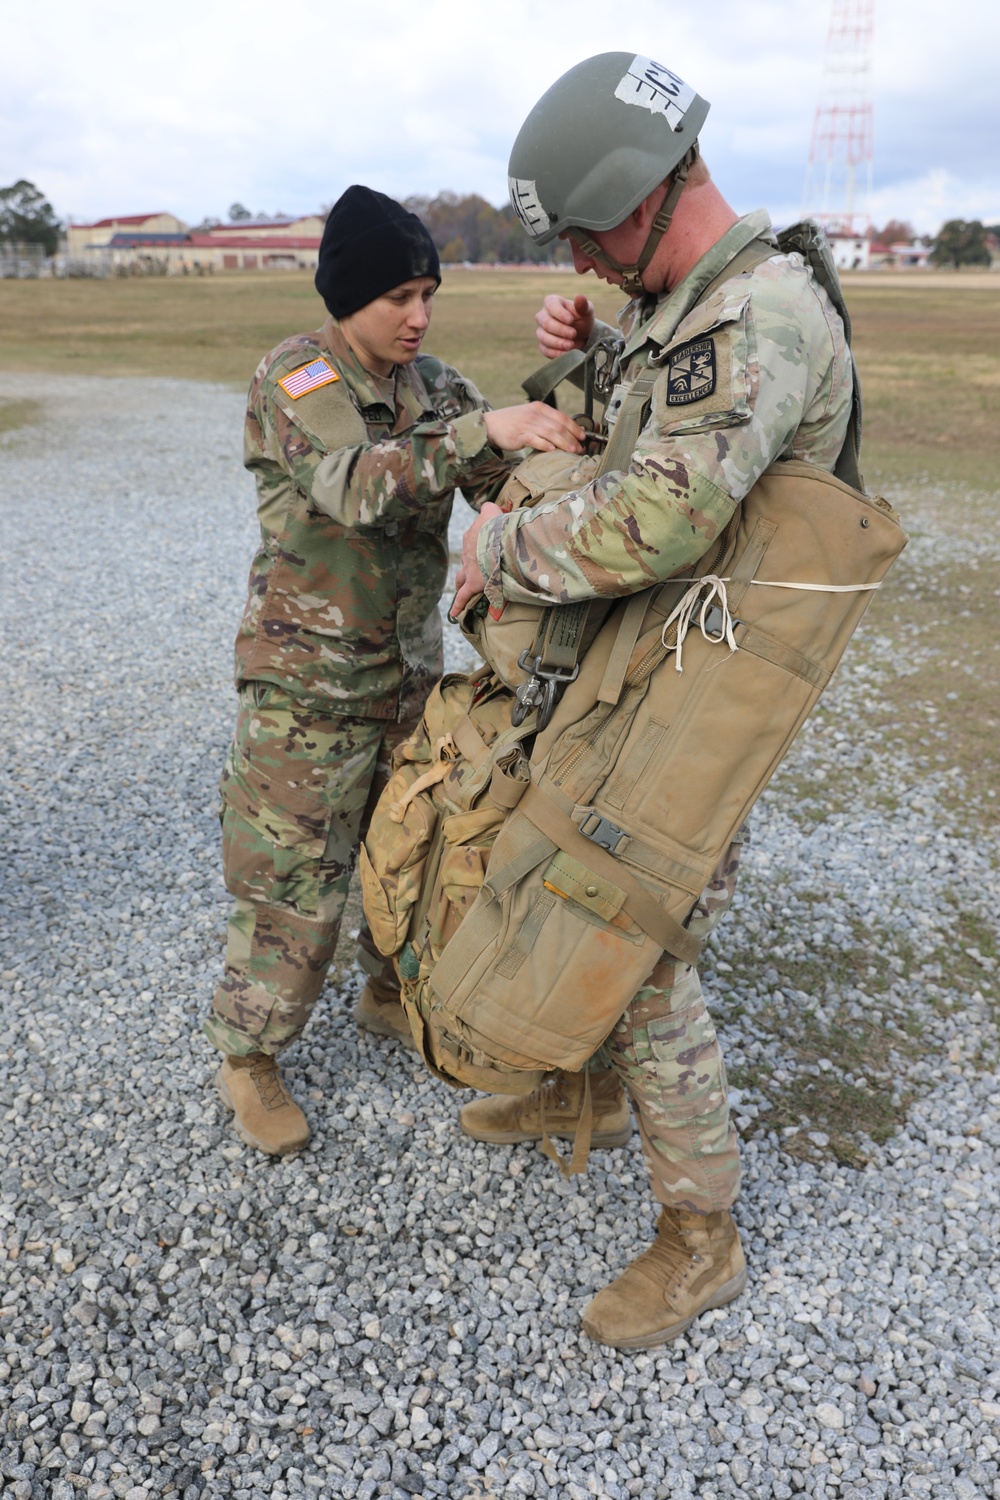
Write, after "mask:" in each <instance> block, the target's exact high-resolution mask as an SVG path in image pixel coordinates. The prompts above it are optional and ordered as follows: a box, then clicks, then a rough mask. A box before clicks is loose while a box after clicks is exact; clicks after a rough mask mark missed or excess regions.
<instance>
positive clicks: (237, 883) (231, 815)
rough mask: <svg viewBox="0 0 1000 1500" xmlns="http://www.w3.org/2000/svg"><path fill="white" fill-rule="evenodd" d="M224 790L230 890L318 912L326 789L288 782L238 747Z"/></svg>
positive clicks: (232, 754)
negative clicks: (281, 780) (293, 784)
mask: <svg viewBox="0 0 1000 1500" xmlns="http://www.w3.org/2000/svg"><path fill="white" fill-rule="evenodd" d="M220 792H221V795H222V857H223V869H224V871H225V876H226V888H227V890H228V891H229V892H230V894H231V895H233V896H240V897H243V898H244V899H245V900H248V901H267V902H272V903H275V904H277V905H285V906H291V907H294V908H295V910H296V911H299V912H302V913H303V914H304V915H306V916H312V915H315V913H316V910H317V905H318V901H319V868H320V860H321V859H322V855H323V850H324V847H325V845H326V837H327V831H328V828H329V824H330V819H331V814H330V810H329V809H328V808H327V807H326V806H325V804H324V801H323V796H322V793H321V792H320V791H319V790H318V789H314V788H309V789H308V790H303V789H301V788H292V787H288V786H285V785H282V783H281V782H280V781H277V780H276V779H275V778H274V776H273V774H271V773H268V772H266V771H265V770H263V769H262V768H261V767H259V766H257V765H255V764H254V762H253V761H251V760H248V759H247V758H246V756H244V755H241V754H240V753H239V751H238V750H235V749H234V750H231V751H230V754H229V758H228V760H227V762H226V767H225V770H224V771H223V773H222V781H221V784H220Z"/></svg>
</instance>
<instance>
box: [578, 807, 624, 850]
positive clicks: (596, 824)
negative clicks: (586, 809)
mask: <svg viewBox="0 0 1000 1500" xmlns="http://www.w3.org/2000/svg"><path fill="white" fill-rule="evenodd" d="M580 832H581V833H582V834H583V836H584V838H585V839H589V840H590V842H591V843H592V844H597V845H598V846H599V847H600V848H601V849H607V851H608V853H609V854H624V853H625V850H626V849H627V848H628V846H629V844H631V842H632V839H631V836H630V835H629V834H627V833H626V832H625V830H624V828H616V827H615V825H614V823H611V822H609V821H608V819H607V818H602V817H601V815H600V813H596V812H594V813H588V815H587V816H586V817H585V818H584V820H583V822H582V823H581V824H580Z"/></svg>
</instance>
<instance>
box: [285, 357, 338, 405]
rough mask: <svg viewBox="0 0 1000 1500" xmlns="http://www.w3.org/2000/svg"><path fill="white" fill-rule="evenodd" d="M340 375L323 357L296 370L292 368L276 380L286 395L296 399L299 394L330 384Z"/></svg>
mask: <svg viewBox="0 0 1000 1500" xmlns="http://www.w3.org/2000/svg"><path fill="white" fill-rule="evenodd" d="M339 379H340V376H339V375H338V374H337V372H336V370H334V369H331V367H330V366H329V365H328V364H327V362H326V360H325V359H314V360H313V362H312V364H310V365H302V366H301V367H300V368H299V369H298V370H293V371H292V373H291V374H290V375H283V376H282V377H281V379H280V380H279V381H278V384H279V385H280V386H281V389H282V390H283V391H284V392H285V395H286V396H291V398H292V400H293V401H297V400H298V399H299V397H300V396H305V395H307V394H308V393H309V391H318V390H319V388H320V386H321V385H330V384H332V382H333V381H334V380H339Z"/></svg>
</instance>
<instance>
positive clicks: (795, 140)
mask: <svg viewBox="0 0 1000 1500" xmlns="http://www.w3.org/2000/svg"><path fill="white" fill-rule="evenodd" d="M36 14H37V13H33V14H32V16H31V17H29V12H28V8H27V7H21V8H20V9H14V8H11V9H10V10H9V11H8V14H7V17H6V18H5V23H4V25H5V38H4V40H5V45H4V49H3V55H2V57H0V182H11V181H13V180H15V178H17V177H21V176H26V177H28V178H30V179H31V180H32V181H34V182H36V183H37V184H38V186H39V187H41V188H42V190H43V191H44V192H45V193H46V194H47V195H48V196H49V197H50V198H51V199H52V201H53V203H54V204H55V206H56V208H57V210H58V211H59V212H60V213H61V214H63V215H66V214H69V213H72V214H74V215H75V216H76V217H78V218H83V219H86V218H90V217H99V216H103V215H105V214H109V213H113V212H118V213H126V212H141V211H143V210H154V209H161V208H162V209H172V210H173V211H175V212H177V213H179V214H180V215H181V216H182V217H183V218H185V219H187V220H188V221H189V222H190V221H195V220H197V219H199V218H201V217H203V216H204V215H205V214H207V213H214V214H217V215H221V214H223V213H224V212H225V210H226V208H227V207H228V205H229V204H230V203H231V202H233V201H234V200H236V199H239V200H240V201H242V202H244V203H246V204H247V205H248V206H249V207H251V208H252V209H254V210H268V209H270V210H272V211H273V210H276V209H284V210H287V211H294V212H298V211H307V210H310V209H314V208H316V207H317V206H319V205H320V204H321V203H329V202H331V201H332V200H333V199H334V198H335V197H336V196H337V195H338V194H339V193H340V192H341V191H342V190H343V188H344V187H346V186H347V185H348V184H349V183H350V182H354V181H363V182H369V183H371V184H372V185H373V186H376V187H379V188H382V189H383V190H385V191H388V192H392V193H395V194H398V195H405V194H408V193H414V192H425V193H435V192H437V191H440V190H441V189H445V188H450V189H453V190H455V191H458V192H471V191H477V192H480V193H482V194H483V195H484V196H485V197H487V198H489V199H490V200H491V201H492V202H494V203H499V202H500V201H502V199H503V196H504V193H505V183H506V161H507V153H508V151H509V148H510V144H511V142H512V140H513V138H514V135H515V134H516V131H517V129H518V126H519V125H520V123H521V120H522V119H523V117H524V115H525V113H526V112H527V110H528V109H529V108H530V106H531V105H532V104H533V103H534V101H535V100H536V99H537V98H538V97H539V95H540V94H541V93H542V92H543V90H544V89H545V88H547V87H548V85H549V84H550V83H551V82H552V81H553V80H554V78H555V77H556V76H558V74H559V73H561V72H562V71H564V70H565V69H566V68H568V67H569V66H571V65H572V64H573V63H574V62H577V61H579V60H580V59H582V58H583V57H586V56H589V55H590V54H591V53H592V52H595V51H602V50H632V51H636V52H646V53H649V54H651V55H653V56H655V57H658V58H660V59H661V60H663V61H665V62H667V63H668V64H669V65H671V66H673V67H674V68H675V69H676V70H677V71H678V72H680V73H681V74H682V76H684V77H685V78H687V79H688V80H689V81H690V82H691V83H692V84H693V85H694V86H695V87H696V88H697V89H698V90H699V92H701V93H703V94H704V95H705V96H706V97H708V98H709V99H711V100H712V104H713V109H712V113H711V115H710V117H709V121H708V124H707V126H706V129H705V132H704V137H703V140H704V146H705V152H706V156H707V157H708V159H709V160H710V162H711V164H712V167H713V171H714V173H715V175H716V177H717V179H718V181H719V183H720V185H721V186H722V188H723V190H724V191H725V192H726V193H727V195H728V196H730V198H731V199H732V201H733V202H734V204H735V205H736V206H737V207H738V208H740V209H741V210H742V209H744V208H749V207H755V206H757V205H759V204H770V205H772V206H773V207H774V209H775V216H776V218H781V217H784V216H785V215H783V213H782V208H781V206H782V205H786V206H789V207H790V206H791V205H793V204H794V205H795V209H794V210H793V216H794V212H797V207H798V204H799V201H800V197H801V190H802V183H803V179H804V173H805V166H806V160H807V154H808V147H809V137H810V130H811V126H812V118H813V112H814V110H815V106H816V102H817V98H818V97H819V93H820V90H821V88H822V87H823V54H824V44H825V37H826V18H827V9H826V7H825V6H824V5H813V6H803V5H801V4H800V3H799V0H742V3H741V0H716V3H715V4H714V5H713V6H712V7H711V13H710V17H708V12H706V10H705V8H704V7H692V6H690V5H687V4H683V5H682V4H680V3H679V0H633V3H632V5H631V6H630V7H629V8H628V10H627V12H624V13H621V14H616V13H614V12H613V10H612V8H611V7H609V6H608V5H607V3H606V0H600V3H599V0H573V3H570V0H505V3H504V5H503V6H502V7H500V6H498V5H496V4H495V3H492V0H425V4H423V5H422V6H419V7H417V6H414V5H412V4H410V3H404V0H382V3H381V4H380V5H379V7H378V11H377V21H373V19H372V15H373V13H372V12H371V10H370V9H369V8H364V9H363V8H362V7H361V6H358V5H349V4H346V3H345V0H299V4H298V6H296V7H295V8H294V9H287V10H283V9H282V8H280V7H276V6H275V5H274V4H273V0H267V3H264V0H244V3H241V4H237V3H235V0H172V3H171V5H170V6H169V7H166V8H164V7H141V6H135V5H134V4H132V3H131V0H128V3H125V0H91V3H90V4H89V5H87V6H86V7H84V6H80V5H79V4H78V3H77V0H73V3H70V0H50V3H49V5H48V6H47V8H46V19H45V35H44V39H43V37H42V35H41V28H40V25H39V23H38V21H37V20H36V19H34V15H36ZM707 17H708V19H709V20H710V24H707V23H706V18H707ZM998 53H1000V7H995V6H994V5H992V4H990V5H989V6H988V5H987V4H986V0H968V3H966V4H965V5H964V6H962V7H953V8H952V10H951V11H949V13H948V16H947V24H945V23H944V20H943V18H942V13H941V11H940V9H939V6H938V5H937V3H936V0H935V3H931V0H878V8H877V25H876V42H875V48H874V56H873V67H872V75H871V76H872V85H873V90H874V98H875V142H876V158H875V184H876V198H875V205H876V215H875V216H876V217H877V218H878V217H883V216H884V210H883V205H885V204H888V203H890V202H891V203H892V204H893V205H894V207H893V209H892V212H893V213H896V212H897V211H898V212H901V213H902V215H903V217H908V218H911V219H921V221H922V222H926V219H925V216H926V215H927V214H933V213H936V212H937V211H938V207H939V206H947V208H948V210H949V215H948V216H952V211H954V213H957V214H960V215H962V216H965V217H969V216H974V209H975V212H976V213H978V212H980V211H981V212H982V213H985V214H986V215H987V217H990V216H992V217H1000V212H997V209H1000V204H997V205H996V206H995V207H994V208H993V209H991V208H989V207H988V206H983V205H989V204H990V203H993V202H994V196H995V194H994V190H995V187H996V175H997V174H996V171H995V167H994V162H995V141H996V137H997V126H998V118H997V116H998V110H997V105H996V102H995V99H996V91H995V83H994V78H993V73H994V71H995V69H994V61H995V58H996V56H997V55H998ZM942 174H943V175H942ZM991 195H994V196H991ZM977 206H978V207H977ZM928 227H930V228H935V227H936V224H929V225H928Z"/></svg>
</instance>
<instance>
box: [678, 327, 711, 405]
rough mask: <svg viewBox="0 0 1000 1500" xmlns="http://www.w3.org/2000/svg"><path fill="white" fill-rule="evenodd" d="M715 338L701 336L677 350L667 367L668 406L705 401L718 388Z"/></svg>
mask: <svg viewBox="0 0 1000 1500" xmlns="http://www.w3.org/2000/svg"><path fill="white" fill-rule="evenodd" d="M715 381H716V370H715V340H714V339H698V340H697V342H696V343H693V344H685V345H684V346H683V348H681V349H675V350H674V352H673V353H672V354H671V356H670V363H669V365H668V366H667V402H666V404H667V405H668V406H688V405H690V403H691V402H692V401H704V400H705V398H706V397H707V396H711V395H712V394H713V393H714V391H715Z"/></svg>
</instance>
